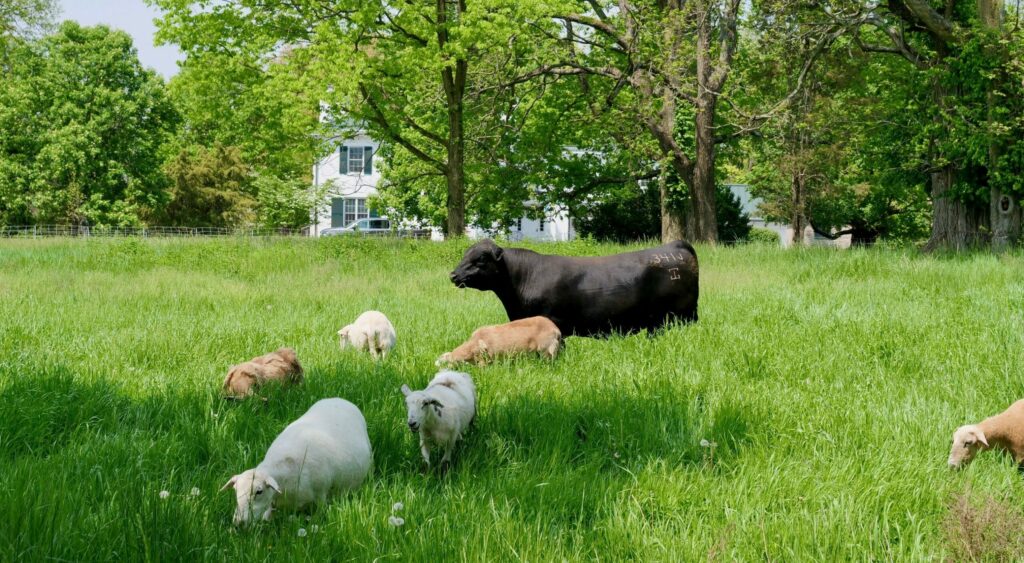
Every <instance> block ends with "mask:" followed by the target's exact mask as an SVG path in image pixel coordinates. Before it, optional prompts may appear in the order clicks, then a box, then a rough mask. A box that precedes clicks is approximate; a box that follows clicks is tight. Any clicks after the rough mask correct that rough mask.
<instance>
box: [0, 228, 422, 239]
mask: <svg viewBox="0 0 1024 563" xmlns="http://www.w3.org/2000/svg"><path fill="white" fill-rule="evenodd" d="M307 235H309V229H308V228H303V229H285V228H279V229H256V228H251V229H246V228H235V229H228V228H221V227H90V226H84V225H14V226H8V225H0V238H44V237H83V238H84V237H141V238H147V237H154V238H156V237H274V236H282V237H288V236H292V237H294V236H307ZM352 235H358V236H391V237H400V238H430V231H429V230H426V229H413V230H400V231H370V232H359V231H353V232H346V233H345V234H344V236H352Z"/></svg>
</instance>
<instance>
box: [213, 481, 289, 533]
mask: <svg viewBox="0 0 1024 563" xmlns="http://www.w3.org/2000/svg"><path fill="white" fill-rule="evenodd" d="M228 487H234V489H235V499H236V500H237V501H238V506H237V507H236V508H235V518H234V523H235V526H243V525H247V524H250V523H252V522H253V521H256V520H270V513H271V512H272V511H273V509H274V497H275V496H276V495H277V494H279V493H280V492H281V487H279V486H278V484H277V481H275V480H274V478H273V477H271V476H270V475H268V474H266V473H265V472H263V471H259V470H256V469H249V470H248V471H244V472H242V473H239V474H238V475H235V476H234V477H232V478H231V479H229V480H228V482H227V483H225V484H224V486H223V487H221V490H222V491H223V490H225V489H227V488H228Z"/></svg>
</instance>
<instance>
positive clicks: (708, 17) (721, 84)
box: [530, 0, 839, 242]
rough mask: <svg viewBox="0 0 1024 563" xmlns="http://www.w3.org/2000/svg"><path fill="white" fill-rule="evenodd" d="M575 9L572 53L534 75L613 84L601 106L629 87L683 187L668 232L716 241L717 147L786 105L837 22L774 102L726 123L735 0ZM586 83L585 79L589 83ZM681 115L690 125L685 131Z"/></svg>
mask: <svg viewBox="0 0 1024 563" xmlns="http://www.w3.org/2000/svg"><path fill="white" fill-rule="evenodd" d="M576 8H577V10H576V11H575V12H573V13H562V14H559V15H557V16H556V17H557V18H558V19H560V20H562V21H564V22H565V29H566V32H565V37H566V41H565V44H566V45H567V48H568V51H567V52H566V53H565V54H564V55H563V57H562V60H560V61H557V62H555V63H551V64H548V65H546V66H544V67H543V68H541V69H538V70H537V71H535V72H533V73H531V74H530V75H537V74H541V73H547V74H556V75H585V76H587V77H598V78H600V79H604V80H607V81H611V82H612V84H613V86H612V87H611V88H610V89H608V93H607V94H606V95H605V96H603V99H598V100H596V101H595V106H594V107H595V109H600V108H601V107H609V106H611V105H612V104H613V103H614V102H615V101H616V100H617V98H618V97H619V96H620V95H621V93H622V92H623V91H625V90H626V89H629V90H631V91H632V92H633V94H634V95H635V100H636V103H637V106H636V107H637V110H638V112H637V118H638V120H639V121H640V122H641V123H642V124H643V125H644V127H645V129H646V131H647V133H648V134H649V135H650V136H651V137H652V138H653V139H654V140H655V141H656V142H657V144H658V147H659V149H660V151H661V153H662V155H663V157H664V158H665V159H666V160H667V162H668V163H669V164H670V165H671V166H672V168H673V169H674V172H675V174H676V175H677V176H678V177H679V178H681V179H682V182H683V184H684V185H685V186H686V188H687V193H686V194H685V197H678V196H677V197H675V198H672V197H671V194H669V193H668V192H667V191H666V192H664V193H662V194H661V199H662V238H663V239H664V240H670V239H677V238H682V236H683V234H684V233H683V230H684V229H685V235H686V237H687V238H689V239H692V240H698V241H709V242H714V241H716V240H717V239H718V225H717V213H716V210H715V204H716V198H715V185H716V180H715V162H716V148H717V147H718V145H720V144H721V143H723V142H724V141H726V140H728V139H729V138H731V137H733V136H736V135H740V134H745V133H747V132H749V131H750V130H751V129H752V128H754V127H756V126H757V124H760V123H762V122H763V121H764V120H765V119H766V118H767V117H768V116H769V115H770V114H771V113H772V112H773V111H775V109H777V108H778V107H781V106H783V105H785V103H786V102H787V101H788V100H789V99H790V98H792V96H794V95H795V93H796V91H798V90H799V87H800V83H801V82H802V77H803V74H804V73H805V72H806V70H807V68H809V67H810V65H811V64H813V62H814V59H815V58H816V57H817V55H818V54H819V53H820V52H821V50H822V49H824V48H825V47H826V46H827V45H828V44H829V43H831V41H833V40H834V39H835V38H836V37H837V36H838V35H839V31H838V30H839V26H826V27H825V28H823V29H822V30H819V34H818V35H817V36H816V37H817V38H818V39H817V41H816V42H815V43H813V44H810V45H809V46H808V48H806V49H805V50H804V52H801V53H797V54H798V55H800V60H801V61H803V62H804V65H803V67H802V68H801V70H800V72H799V74H798V79H797V80H796V87H795V89H794V91H793V92H791V93H789V94H788V95H786V96H785V97H783V98H782V99H781V100H778V101H777V102H776V103H775V104H774V108H775V109H770V110H767V112H758V111H750V112H747V113H746V114H740V115H739V116H738V119H739V118H742V119H739V121H743V122H745V123H743V124H737V125H735V126H731V127H730V126H727V124H723V123H720V122H719V118H718V110H719V102H720V101H721V100H722V99H723V92H724V89H725V88H726V86H727V81H728V78H729V75H730V72H731V70H732V65H733V58H734V55H735V54H736V50H737V46H738V39H739V35H738V31H737V30H738V22H739V18H740V2H739V1H738V0H696V1H693V2H676V1H669V2H656V3H649V2H618V3H612V2H599V1H597V0H594V1H588V2H584V3H580V4H579V5H577V6H576ZM791 55H792V54H791ZM583 87H584V88H588V87H589V84H588V83H586V82H584V83H583ZM682 120H686V121H690V122H691V123H692V127H690V128H681V127H680V126H679V123H680V121H682ZM666 188H667V184H666ZM673 200H674V201H673ZM679 200H682V205H680V201H679Z"/></svg>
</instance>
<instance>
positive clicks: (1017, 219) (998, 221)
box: [978, 0, 1021, 250]
mask: <svg viewBox="0 0 1024 563" xmlns="http://www.w3.org/2000/svg"><path fill="white" fill-rule="evenodd" d="M978 15H979V16H980V19H981V24H982V26H984V27H986V28H988V29H993V30H996V31H1001V30H1002V28H1003V0H978ZM993 50H994V51H996V52H993V53H990V54H989V55H990V56H992V57H1000V56H1001V53H1000V52H999V50H998V49H993ZM993 88H994V86H992V87H990V89H989V92H988V94H987V102H988V122H989V125H990V126H991V125H992V124H993V123H994V122H996V121H998V117H997V116H996V113H995V111H996V105H997V104H998V100H997V98H996V94H995V92H994V91H993ZM1002 150H1003V143H1002V140H1001V139H999V138H997V137H993V138H992V139H991V140H990V141H989V145H988V169H989V174H988V178H989V225H990V226H991V228H992V249H993V250H1003V249H1005V248H1006V247H1008V246H1011V245H1013V244H1016V242H1017V240H1018V239H1019V238H1020V234H1021V209H1020V202H1019V201H1018V200H1017V198H1016V197H1014V196H1013V195H1012V194H1008V193H1005V192H1003V191H1002V189H1001V188H1000V187H999V186H998V185H995V186H993V185H992V178H993V176H994V174H993V171H994V170H995V169H996V167H997V166H998V164H999V156H1000V155H1001V154H1002Z"/></svg>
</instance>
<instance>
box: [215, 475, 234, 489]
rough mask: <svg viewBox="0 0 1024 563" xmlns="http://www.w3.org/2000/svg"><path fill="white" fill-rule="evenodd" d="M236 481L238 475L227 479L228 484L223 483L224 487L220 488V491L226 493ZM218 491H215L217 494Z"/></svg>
mask: <svg viewBox="0 0 1024 563" xmlns="http://www.w3.org/2000/svg"><path fill="white" fill-rule="evenodd" d="M237 480H238V475H235V476H234V477H232V478H230V479H228V482H227V483H224V486H223V487H221V488H220V491H226V490H228V489H230V488H231V487H234V486H235V481H237ZM220 491H217V492H218V493H219V492H220Z"/></svg>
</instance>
